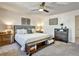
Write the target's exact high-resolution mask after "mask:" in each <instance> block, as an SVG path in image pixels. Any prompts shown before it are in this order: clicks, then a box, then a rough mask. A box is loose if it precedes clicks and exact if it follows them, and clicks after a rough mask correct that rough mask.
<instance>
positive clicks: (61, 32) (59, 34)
mask: <svg viewBox="0 0 79 59" xmlns="http://www.w3.org/2000/svg"><path fill="white" fill-rule="evenodd" d="M68 33H69V29H59V28H55V29H54V38H55V40H59V41H63V42H66V43H67V42H68Z"/></svg>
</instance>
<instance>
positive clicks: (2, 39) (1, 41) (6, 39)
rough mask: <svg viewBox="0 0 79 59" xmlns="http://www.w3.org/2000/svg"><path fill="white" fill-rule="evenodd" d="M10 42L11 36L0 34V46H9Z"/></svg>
mask: <svg viewBox="0 0 79 59" xmlns="http://www.w3.org/2000/svg"><path fill="white" fill-rule="evenodd" d="M12 42H13V41H12V34H6V33H3V34H0V46H3V45H7V44H11V43H12Z"/></svg>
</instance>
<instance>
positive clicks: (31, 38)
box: [15, 33, 49, 51]
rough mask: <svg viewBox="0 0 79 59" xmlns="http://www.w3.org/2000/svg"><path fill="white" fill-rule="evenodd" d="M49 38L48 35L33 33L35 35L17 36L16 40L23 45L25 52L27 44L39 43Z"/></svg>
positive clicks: (22, 48)
mask: <svg viewBox="0 0 79 59" xmlns="http://www.w3.org/2000/svg"><path fill="white" fill-rule="evenodd" d="M47 37H49V35H48V34H43V33H33V34H16V35H15V40H16V41H17V42H18V43H19V44H20V45H21V50H22V51H24V50H25V44H26V43H30V42H33V41H37V40H40V39H44V38H47Z"/></svg>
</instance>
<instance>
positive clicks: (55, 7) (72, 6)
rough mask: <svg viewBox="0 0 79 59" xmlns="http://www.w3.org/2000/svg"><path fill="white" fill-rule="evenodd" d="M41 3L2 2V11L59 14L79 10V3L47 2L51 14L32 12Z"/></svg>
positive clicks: (0, 3) (0, 7) (0, 5)
mask: <svg viewBox="0 0 79 59" xmlns="http://www.w3.org/2000/svg"><path fill="white" fill-rule="evenodd" d="M40 4H41V2H0V10H1V9H4V10H9V11H13V12H18V13H26V14H59V13H64V12H69V11H73V10H77V9H79V2H46V9H47V10H49V13H46V12H39V11H32V10H33V9H38V8H39V5H40Z"/></svg>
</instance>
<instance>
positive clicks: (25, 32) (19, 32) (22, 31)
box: [16, 29, 27, 34]
mask: <svg viewBox="0 0 79 59" xmlns="http://www.w3.org/2000/svg"><path fill="white" fill-rule="evenodd" d="M16 33H17V34H27V30H26V29H17V30H16Z"/></svg>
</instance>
